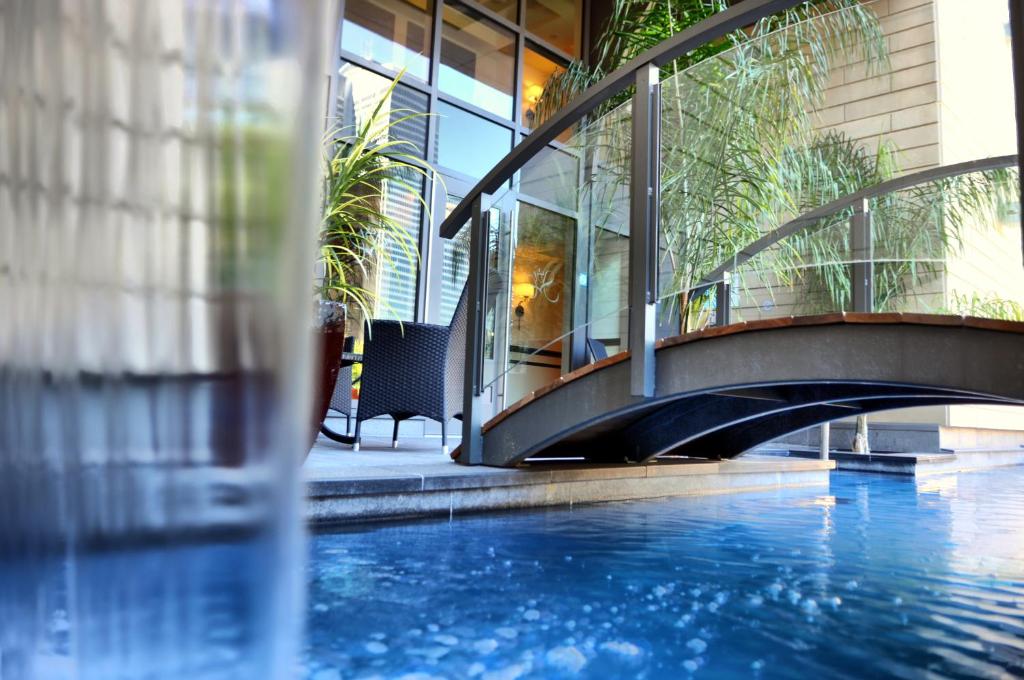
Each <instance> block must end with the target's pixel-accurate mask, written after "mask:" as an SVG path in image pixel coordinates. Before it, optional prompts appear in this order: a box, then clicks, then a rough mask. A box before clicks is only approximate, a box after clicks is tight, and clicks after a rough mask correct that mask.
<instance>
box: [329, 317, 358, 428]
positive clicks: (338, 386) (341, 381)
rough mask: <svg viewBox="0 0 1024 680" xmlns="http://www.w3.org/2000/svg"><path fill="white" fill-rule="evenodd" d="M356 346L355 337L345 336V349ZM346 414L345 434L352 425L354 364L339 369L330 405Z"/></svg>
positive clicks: (348, 350) (350, 349)
mask: <svg viewBox="0 0 1024 680" xmlns="http://www.w3.org/2000/svg"><path fill="white" fill-rule="evenodd" d="M354 347H355V338H354V337H352V336H351V335H350V336H348V337H347V338H345V346H344V348H343V351H345V352H351V351H352V350H353V348H354ZM329 408H330V409H331V410H333V411H337V412H338V413H341V414H342V415H344V416H345V434H348V433H349V430H350V429H351V427H352V366H351V365H349V366H342V367H341V370H339V371H338V380H337V382H335V383H334V392H332V393H331V405H330V407H329Z"/></svg>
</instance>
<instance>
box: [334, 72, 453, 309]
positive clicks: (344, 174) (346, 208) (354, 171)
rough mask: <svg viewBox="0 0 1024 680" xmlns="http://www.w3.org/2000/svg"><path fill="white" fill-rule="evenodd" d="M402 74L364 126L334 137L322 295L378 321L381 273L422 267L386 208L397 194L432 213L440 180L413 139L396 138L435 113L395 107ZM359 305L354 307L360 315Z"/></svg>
mask: <svg viewBox="0 0 1024 680" xmlns="http://www.w3.org/2000/svg"><path fill="white" fill-rule="evenodd" d="M400 78H401V75H399V76H398V77H397V78H396V79H395V80H394V81H393V82H392V83H391V84H390V86H389V87H388V88H387V90H386V91H385V92H384V93H383V94H382V95H381V97H380V99H379V100H378V101H377V103H376V105H375V107H374V109H373V111H372V112H371V113H370V115H369V116H367V118H366V119H365V120H364V121H362V122H361V123H357V124H356V125H354V126H350V127H348V128H336V129H333V130H331V131H330V132H329V133H328V135H327V137H326V148H327V149H328V152H327V153H328V156H327V157H326V158H325V166H326V168H325V180H324V219H323V225H322V227H321V230H320V263H321V265H322V268H323V275H322V278H321V279H320V282H319V286H318V289H319V292H320V294H321V295H322V296H323V297H324V298H326V299H331V300H335V301H338V302H344V303H346V304H347V305H348V306H349V308H350V310H352V311H358V312H359V313H360V315H361V316H362V317H363V318H364V319H367V320H368V319H371V318H373V316H374V312H375V310H376V309H377V308H378V307H379V304H380V302H381V300H380V297H379V296H378V294H377V291H376V290H375V286H374V285H373V283H372V277H373V273H374V272H375V271H380V270H381V269H382V268H384V269H389V268H395V267H397V266H398V265H399V264H402V263H407V264H408V265H409V266H410V267H411V268H412V269H415V267H416V264H417V261H418V258H419V255H418V251H417V245H416V239H415V237H414V236H413V235H412V234H411V233H410V232H409V230H408V229H406V228H405V226H403V225H402V223H401V222H400V221H399V220H398V219H397V218H396V217H394V216H393V215H391V214H389V213H388V211H387V210H386V208H385V205H384V203H385V198H386V196H387V194H388V192H389V191H394V190H396V189H397V190H403V191H407V192H409V193H410V194H411V195H414V196H415V197H416V199H417V200H418V201H419V202H420V205H422V206H423V209H424V210H425V211H427V212H428V213H429V211H430V206H429V204H428V202H427V201H426V200H425V198H424V196H423V191H422V188H421V186H420V185H421V183H422V180H426V179H431V178H434V179H437V180H438V181H440V179H439V176H438V175H437V173H436V172H435V170H434V169H433V168H432V167H431V166H430V165H429V164H428V163H426V162H424V161H423V160H422V159H421V158H420V152H421V150H420V149H419V148H418V147H417V145H416V144H415V143H413V142H411V141H408V140H405V139H401V138H396V136H395V135H394V134H393V131H394V130H395V128H396V127H397V126H400V125H402V124H403V123H406V122H408V121H410V120H413V119H416V118H419V117H422V116H426V115H429V114H425V113H420V112H416V111H412V110H407V109H390V108H387V105H388V103H389V102H390V100H391V95H392V93H393V92H394V89H395V87H396V86H397V84H398V81H399V79H400ZM353 308H354V310H353Z"/></svg>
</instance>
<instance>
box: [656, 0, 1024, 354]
mask: <svg viewBox="0 0 1024 680" xmlns="http://www.w3.org/2000/svg"><path fill="white" fill-rule="evenodd" d="M833 7H834V5H833ZM1001 11H1002V13H1003V14H1005V8H1004V9H1003V10H1001ZM907 18H908V17H907V16H905V15H901V14H900V11H898V10H896V9H894V8H892V7H891V6H890V4H889V3H881V2H875V3H850V4H848V5H845V6H843V7H842V8H841V9H839V10H837V11H825V10H824V9H822V6H820V5H819V6H817V7H813V8H811V9H807V8H797V9H795V10H793V11H791V12H788V13H785V14H784V15H782V18H781V19H778V20H776V21H773V22H771V23H768V22H765V23H763V24H758V25H757V26H754V27H752V28H751V29H750V30H747V31H745V32H742V33H737V34H735V35H733V36H731V37H730V38H729V39H728V40H726V41H724V42H723V49H722V51H721V52H719V53H718V54H716V55H714V56H711V57H709V58H706V59H704V60H703V61H700V62H699V63H697V64H695V65H692V66H689V67H684V66H685V63H682V62H681V63H679V64H675V65H672V64H670V65H668V66H666V67H663V69H662V81H661V99H662V110H661V118H660V122H661V141H662V144H661V149H660V153H661V173H660V180H661V204H660V213H659V225H660V246H661V251H660V258H659V283H660V295H659V297H660V298H661V299H662V300H663V306H665V305H667V306H669V309H664V310H661V311H660V313H659V318H660V319H662V320H665V319H668V320H669V322H666V323H659V335H670V334H672V333H674V332H680V331H682V330H685V329H686V328H687V323H686V319H687V318H688V313H687V312H686V310H683V309H681V308H680V307H679V305H687V304H690V298H691V297H692V296H691V295H689V294H688V293H687V291H691V290H692V289H693V288H694V287H695V286H697V284H698V283H699V282H701V281H702V280H704V279H705V278H706V277H707V276H708V275H709V273H710V272H714V271H716V270H717V269H720V268H721V266H722V265H723V264H724V263H727V262H728V261H729V260H730V258H731V257H732V256H733V255H735V254H739V253H742V252H743V251H744V249H745V248H747V247H748V246H749V245H750V244H752V243H754V242H756V241H757V240H758V239H760V238H761V237H763V236H764V235H765V234H767V233H770V232H772V231H773V230H774V229H776V228H778V227H779V226H780V225H783V224H785V223H786V222H787V221H789V220H791V219H793V218H794V217H796V216H798V215H802V214H805V213H807V212H808V211H810V210H813V209H815V208H819V207H822V206H825V205H827V204H829V203H830V202H832V201H835V200H837V199H839V198H841V197H843V196H847V195H849V194H852V193H854V192H856V191H858V190H861V189H864V188H866V187H870V186H874V185H877V184H880V183H882V182H884V181H886V180H889V179H893V178H895V177H898V176H900V175H902V174H906V173H909V172H914V171H918V170H921V169H924V168H927V167H931V166H934V165H937V164H938V163H939V160H940V158H942V159H943V160H946V154H945V151H944V149H945V148H946V147H947V146H950V148H952V146H957V147H958V148H961V147H964V146H965V144H963V143H961V142H960V141H956V142H955V143H954V140H949V139H946V138H945V137H944V135H943V134H942V131H941V130H940V129H939V125H938V117H939V112H940V103H939V97H938V91H939V85H940V83H939V77H940V74H941V76H942V79H943V82H942V83H941V84H942V86H943V87H944V86H945V81H946V78H947V69H945V68H943V69H939V68H938V67H937V64H938V63H939V62H940V61H942V63H943V64H944V63H945V57H944V55H941V54H940V53H939V51H938V48H937V47H936V45H935V43H922V42H921V41H917V42H913V38H914V36H916V35H917V33H920V32H921V30H924V31H926V32H927V31H930V30H932V29H935V30H939V29H938V28H937V27H936V26H934V25H931V24H929V22H930V21H932V20H933V19H932V17H931V16H930V15H929V16H927V17H925V18H924V19H923V20H922V23H923V24H924V25H925V27H924V28H923V29H921V30H918V31H917V33H914V32H912V31H910V28H909V27H908V26H907V24H906V19H907ZM970 21H971V22H972V23H971V25H972V26H974V27H976V28H977V30H978V31H982V32H984V31H989V32H991V30H994V29H993V27H996V26H997V27H1001V26H1002V25H1003V24H999V23H998V21H996V20H995V19H993V18H992V17H988V18H987V19H986V18H983V17H976V18H972V19H971V20H970ZM1003 21H1004V23H1005V19H1004V20H1003ZM780 26H781V28H778V29H777V30H773V31H772V30H769V29H771V28H772V27H780ZM972 30H973V29H972ZM1004 47H1006V46H1000V47H999V49H993V50H988V49H986V50H981V51H979V52H978V53H977V54H965V55H960V56H961V57H963V59H962V61H965V62H966V63H969V64H972V66H971V68H974V69H981V70H986V71H987V69H988V68H992V69H995V70H996V71H998V72H999V73H1000V74H1002V75H1001V76H1000V77H1003V76H1005V75H1006V73H1008V70H1007V69H1008V64H1009V52H1008V48H1007V49H1004ZM1004 52H1005V54H1004ZM958 58H959V57H958ZM948 77H949V78H950V79H951V81H952V80H955V79H957V78H960V76H959V74H956V73H955V70H954V69H950V70H949V75H948ZM967 84H968V83H967V81H965V80H963V79H960V80H956V82H954V85H957V86H963V87H960V90H964V89H965V88H966V86H967ZM954 89H955V88H954ZM1009 89H1010V90H1012V87H1010V88H1009ZM958 91H959V90H958ZM980 98H981V99H984V97H980ZM1004 98H1005V97H1004ZM1008 101H1010V103H1011V104H1012V97H1009V100H1008ZM1004 104H1005V103H1004ZM942 106H945V103H943V104H942ZM958 106H962V107H967V108H971V106H974V105H973V104H972V105H970V106H968V104H967V102H960V103H959V104H958ZM997 109H999V110H1000V111H1002V113H1000V114H999V115H998V116H995V114H993V116H994V117H993V116H990V117H993V125H994V127H995V128H998V129H999V130H1002V132H993V133H992V134H991V135H989V134H988V132H986V133H985V135H984V136H991V137H993V139H991V140H989V141H990V142H991V143H980V142H979V143H974V144H972V145H971V148H972V149H973V151H970V152H968V151H965V152H964V153H963V154H962V155H961V156H958V157H957V158H956V160H966V159H968V158H981V157H986V156H989V155H992V154H994V153H997V152H1003V153H1006V152H1010V150H1011V149H1012V140H1013V136H1012V129H1013V123H1012V106H1009V107H1007V106H1005V105H999V106H997ZM965 110H966V109H965ZM972 110H973V109H972ZM995 118H998V121H996V120H995ZM1007 131H1010V134H1007ZM996 137H998V138H999V139H1001V140H1002V141H1000V142H998V143H997V142H996V141H995V138H996ZM1007 142H1009V143H1007ZM940 150H942V152H941V153H940ZM1000 150H1002V151H1000ZM883 207H884V206H883ZM919 235H920V236H921V237H922V238H924V237H925V236H927V230H926V229H924V230H922V231H921V233H920V234H919ZM924 240H927V239H924ZM819 245H821V246H822V247H824V246H826V245H828V244H827V243H825V242H821V243H820V244H819ZM911 245H912V247H913V252H912V253H911V254H909V255H906V256H904V255H900V254H898V253H893V254H891V255H892V257H894V258H899V257H906V258H909V259H919V258H922V257H924V253H923V252H922V251H921V249H922V247H923V245H922V244H921V243H917V242H913V243H912V244H911ZM776 250H779V249H776ZM780 252H781V251H780ZM824 255H825V253H819V254H818V255H817V256H816V258H818V259H820V258H821V257H824ZM761 259H762V260H764V264H765V265H767V264H768V263H767V260H768V256H767V255H765V256H763V257H762V258H761ZM750 266H751V267H752V266H754V264H753V263H751V265H750ZM748 268H749V267H748ZM768 269H769V270H770V269H771V268H770V267H769V268H768ZM803 278H806V277H803ZM739 283H740V285H739V287H738V288H736V290H742V287H743V282H742V281H741V282H739ZM763 283H768V282H763ZM769 288H771V286H769V287H768V288H766V289H765V290H766V291H767V290H768V289H769ZM833 292H835V291H833ZM734 294H735V293H734ZM709 297H713V294H711V293H708V294H706V295H704V296H703V299H702V300H700V301H696V302H698V303H699V304H707V303H708V298H709ZM751 302H753V301H752V300H751ZM761 302H762V303H766V302H767V301H766V300H761ZM672 304H675V305H676V308H675V309H674V310H673V309H672V308H671V305H672ZM715 305H716V306H717V303H715ZM818 306H819V307H820V306H822V305H818ZM824 306H829V305H824ZM830 306H832V307H840V306H842V305H840V304H839V299H838V298H834V299H833V300H832V302H831V305H830ZM783 307H785V305H783ZM763 313H764V311H763V310H762V314H763ZM771 313H772V314H774V313H777V312H775V311H773V312H771ZM673 315H674V316H673ZM672 319H675V321H676V322H677V323H675V324H673V323H672V322H671V320H672Z"/></svg>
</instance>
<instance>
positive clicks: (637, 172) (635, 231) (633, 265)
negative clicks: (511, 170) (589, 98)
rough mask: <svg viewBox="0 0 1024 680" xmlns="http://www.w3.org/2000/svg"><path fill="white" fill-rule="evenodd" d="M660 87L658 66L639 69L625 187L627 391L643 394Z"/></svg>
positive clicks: (648, 386)
mask: <svg viewBox="0 0 1024 680" xmlns="http://www.w3.org/2000/svg"><path fill="white" fill-rule="evenodd" d="M660 87H661V86H660V83H659V73H658V67H657V66H655V65H654V64H647V65H645V66H642V67H641V68H639V69H637V72H636V92H634V93H633V157H632V160H633V167H632V177H631V181H630V191H629V350H630V366H629V375H630V379H629V385H630V394H633V395H635V396H643V397H652V396H654V390H655V384H654V383H655V378H654V341H655V339H656V337H657V334H656V332H655V320H656V314H655V311H656V306H657V301H658V209H659V189H660V187H659V182H658V180H659V175H660V165H661V163H660V156H659V151H660V140H659V139H658V133H659V127H660V124H661V106H660V98H659V94H660Z"/></svg>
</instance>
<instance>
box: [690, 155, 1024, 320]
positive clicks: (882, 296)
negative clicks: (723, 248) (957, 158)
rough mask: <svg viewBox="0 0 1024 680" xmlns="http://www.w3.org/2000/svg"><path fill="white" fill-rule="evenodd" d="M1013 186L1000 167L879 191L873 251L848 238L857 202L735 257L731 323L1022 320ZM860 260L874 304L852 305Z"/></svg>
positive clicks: (696, 313)
mask: <svg viewBox="0 0 1024 680" xmlns="http://www.w3.org/2000/svg"><path fill="white" fill-rule="evenodd" d="M1016 186H1017V173H1016V171H1015V170H1013V169H997V170H992V171H986V172H984V173H980V172H975V173H965V174H962V175H959V176H956V177H952V178H949V179H945V180H941V181H939V182H929V183H924V184H922V185H919V186H914V187H911V188H909V189H905V190H901V191H898V192H892V193H889V194H886V195H882V196H878V197H875V198H872V199H870V200H869V201H867V204H866V208H867V210H866V216H867V217H866V221H867V222H869V223H870V235H871V243H870V247H869V248H866V249H865V248H854V245H853V242H852V240H851V239H852V229H853V224H852V222H853V221H854V220H855V219H856V218H855V217H854V209H853V208H843V209H841V210H839V211H837V212H835V213H834V214H833V215H830V216H828V217H826V218H823V219H820V220H818V221H817V222H815V223H813V224H807V225H803V227H802V228H799V229H796V230H792V233H789V234H788V235H787V236H786V237H785V238H782V239H780V240H778V241H777V242H775V243H772V244H770V245H768V246H767V247H765V248H764V249H763V250H760V251H759V252H757V253H755V254H753V256H752V257H750V258H749V259H748V260H745V261H743V260H742V258H737V259H736V261H735V262H736V264H735V265H734V266H732V267H731V269H730V270H729V274H728V280H729V282H730V284H731V292H730V298H731V299H730V321H731V322H740V321H756V320H762V319H770V318H778V317H785V316H805V315H813V314H823V313H830V312H842V311H872V312H909V313H922V314H967V315H974V316H984V317H989V318H1001V319H1010V320H1024V306H1022V303H1024V271H1022V269H1021V266H1020V252H1021V250H1020V248H1021V242H1020V226H1019V203H1018V201H1016V200H1015V198H1014V193H1015V191H1016V188H1015V187H1016ZM785 231H786V232H790V231H791V229H790V228H787V229H786V230H785ZM857 266H864V267H867V268H869V270H870V280H871V294H870V303H869V304H868V305H859V306H858V305H855V303H854V299H853V296H854V293H853V286H854V278H853V277H854V268H855V267H857ZM714 295H715V293H711V292H709V293H708V294H707V295H706V296H705V297H704V298H700V299H698V298H696V297H695V298H694V300H693V301H692V302H691V307H692V310H691V313H690V318H689V322H690V325H689V328H688V329H689V330H693V329H694V328H697V327H700V323H701V321H700V319H701V318H702V317H701V316H700V311H701V310H702V309H704V308H707V307H708V306H710V307H711V308H712V309H714V307H715V306H716V304H717V302H718V301H717V298H715V297H714ZM865 299H867V298H865ZM705 323H706V321H705Z"/></svg>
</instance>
